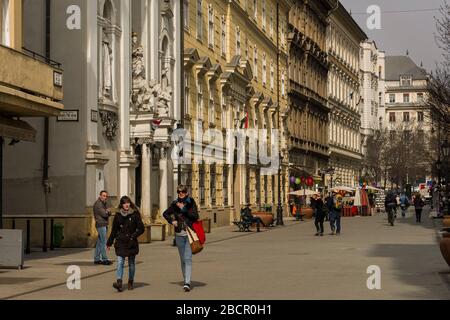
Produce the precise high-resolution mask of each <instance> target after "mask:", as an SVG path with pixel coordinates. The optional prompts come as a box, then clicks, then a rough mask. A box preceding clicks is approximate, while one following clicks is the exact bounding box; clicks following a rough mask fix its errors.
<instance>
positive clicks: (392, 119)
mask: <svg viewBox="0 0 450 320" xmlns="http://www.w3.org/2000/svg"><path fill="white" fill-rule="evenodd" d="M389 122H395V112H389Z"/></svg>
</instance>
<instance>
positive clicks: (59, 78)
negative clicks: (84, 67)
mask: <svg viewBox="0 0 450 320" xmlns="http://www.w3.org/2000/svg"><path fill="white" fill-rule="evenodd" d="M53 84H54V85H55V86H58V87H62V85H63V75H62V73H61V72H58V71H53Z"/></svg>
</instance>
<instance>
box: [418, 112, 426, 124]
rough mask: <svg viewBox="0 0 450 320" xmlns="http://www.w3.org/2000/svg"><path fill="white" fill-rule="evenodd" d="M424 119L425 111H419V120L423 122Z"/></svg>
mask: <svg viewBox="0 0 450 320" xmlns="http://www.w3.org/2000/svg"><path fill="white" fill-rule="evenodd" d="M423 119H424V116H423V111H419V112H417V121H419V122H423Z"/></svg>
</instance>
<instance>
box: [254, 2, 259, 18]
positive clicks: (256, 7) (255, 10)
mask: <svg viewBox="0 0 450 320" xmlns="http://www.w3.org/2000/svg"><path fill="white" fill-rule="evenodd" d="M253 18H255V20H257V19H258V0H253Z"/></svg>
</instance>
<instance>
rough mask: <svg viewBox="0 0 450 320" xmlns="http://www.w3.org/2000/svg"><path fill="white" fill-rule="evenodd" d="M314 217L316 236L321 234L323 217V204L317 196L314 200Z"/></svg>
mask: <svg viewBox="0 0 450 320" xmlns="http://www.w3.org/2000/svg"><path fill="white" fill-rule="evenodd" d="M315 206H316V218H315V220H314V224H315V225H316V230H317V233H316V236H323V220H324V219H325V208H324V207H325V206H324V204H323V201H322V198H321V197H320V195H319V196H317V198H316V202H315Z"/></svg>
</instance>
